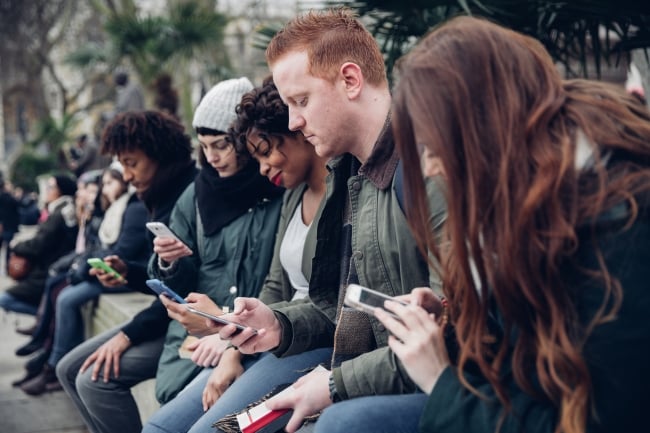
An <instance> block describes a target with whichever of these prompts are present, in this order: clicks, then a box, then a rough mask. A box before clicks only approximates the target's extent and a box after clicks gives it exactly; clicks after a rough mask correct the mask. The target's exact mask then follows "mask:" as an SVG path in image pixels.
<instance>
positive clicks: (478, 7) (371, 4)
mask: <svg viewBox="0 0 650 433" xmlns="http://www.w3.org/2000/svg"><path fill="white" fill-rule="evenodd" d="M326 3H327V5H328V6H330V7H331V6H340V5H342V4H344V5H346V6H349V7H350V8H352V9H354V10H355V11H357V12H358V13H359V15H360V16H361V17H362V19H363V20H364V22H365V23H366V24H367V26H368V29H369V30H370V31H371V33H372V34H373V35H374V36H375V37H376V38H377V40H378V41H379V44H380V46H381V48H382V51H383V52H384V54H385V58H386V66H387V69H388V70H389V71H391V70H392V67H393V64H394V63H395V61H396V60H397V59H398V58H399V57H400V56H401V55H403V54H404V53H405V52H407V51H408V50H409V49H410V47H411V46H412V45H413V44H414V43H415V42H416V41H417V39H418V38H420V37H421V36H422V35H424V34H425V33H426V32H427V31H428V30H429V29H430V28H432V27H434V26H436V25H438V24H439V23H441V22H443V21H445V20H447V19H449V18H450V17H453V16H456V15H459V14H469V15H475V16H483V17H487V18H489V19H490V20H493V21H495V22H497V23H499V24H502V25H504V26H506V27H509V28H512V29H514V30H516V31H519V32H522V33H525V34H528V35H530V36H532V37H534V38H536V39H538V40H540V41H541V42H542V43H543V44H544V46H545V47H546V49H547V50H548V51H549V52H550V54H551V56H553V58H554V59H555V60H556V61H558V62H560V63H562V64H564V66H565V67H566V68H567V70H568V72H569V73H570V74H573V75H581V76H587V66H588V63H589V62H590V61H591V62H593V64H594V65H595V67H596V71H597V74H598V75H599V74H600V67H601V63H602V62H607V63H610V62H617V61H618V60H620V57H621V56H626V55H629V50H631V49H636V48H648V47H650V3H649V2H643V1H632V0H620V1H617V2H612V1H611V0H573V1H570V2H568V1H566V0H560V1H559V0H546V1H543V0H368V1H343V2H341V1H329V2H326ZM602 35H605V37H604V38H603V37H601V36H602ZM590 59H591V60H590ZM576 64H578V65H579V70H575V65H576Z"/></svg>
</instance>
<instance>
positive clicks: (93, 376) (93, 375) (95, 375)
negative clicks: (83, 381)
mask: <svg viewBox="0 0 650 433" xmlns="http://www.w3.org/2000/svg"><path fill="white" fill-rule="evenodd" d="M103 364H104V361H103V358H100V357H99V356H98V357H97V361H95V364H94V365H93V371H92V373H91V374H90V379H91V380H92V381H93V382H96V381H97V378H98V377H99V370H100V369H101V368H102V366H103Z"/></svg>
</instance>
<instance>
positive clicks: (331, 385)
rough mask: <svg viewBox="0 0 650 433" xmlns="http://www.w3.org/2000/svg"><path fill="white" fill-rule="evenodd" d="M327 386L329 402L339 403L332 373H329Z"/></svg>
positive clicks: (339, 398)
mask: <svg viewBox="0 0 650 433" xmlns="http://www.w3.org/2000/svg"><path fill="white" fill-rule="evenodd" d="M328 386H329V391H330V400H331V401H332V403H338V402H339V401H341V396H340V395H339V393H338V391H337V390H336V381H335V380H334V373H330V376H329V380H328Z"/></svg>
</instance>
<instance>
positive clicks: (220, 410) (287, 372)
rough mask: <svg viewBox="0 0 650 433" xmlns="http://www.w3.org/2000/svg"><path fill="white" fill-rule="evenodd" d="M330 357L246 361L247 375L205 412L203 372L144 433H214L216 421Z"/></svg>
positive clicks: (325, 352)
mask: <svg viewBox="0 0 650 433" xmlns="http://www.w3.org/2000/svg"><path fill="white" fill-rule="evenodd" d="M331 357H332V349H331V348H325V349H315V350H312V351H309V352H305V353H301V354H298V355H293V356H288V357H286V358H276V357H275V356H273V355H271V354H270V353H264V354H262V355H261V356H260V357H259V358H258V359H257V360H256V359H253V358H248V360H246V358H245V361H244V369H245V370H246V371H245V372H244V374H242V375H241V377H239V379H237V380H236V381H235V382H234V383H233V384H232V385H230V388H228V389H227V390H226V392H225V393H224V394H223V395H222V396H221V398H219V400H217V402H216V403H215V404H214V405H213V406H212V407H211V408H210V409H208V411H207V412H203V404H202V401H201V398H202V395H203V389H204V388H205V384H206V383H207V381H208V377H209V375H210V373H212V369H204V370H203V371H202V372H201V373H200V374H199V375H198V376H197V377H196V378H194V380H193V381H192V382H190V383H189V384H188V385H187V386H186V387H185V389H183V391H181V393H180V394H178V395H177V396H176V398H174V399H173V400H172V401H170V402H169V403H167V404H166V405H164V406H163V407H162V408H160V410H158V411H157V412H156V413H154V414H153V415H152V416H151V418H149V421H148V422H147V424H146V425H145V426H144V428H143V429H142V433H185V432H187V433H205V432H214V431H215V429H214V428H213V427H212V424H213V423H214V422H216V421H218V420H220V419H221V418H223V417H224V416H226V415H229V414H231V413H234V412H239V411H240V410H242V409H243V408H245V407H246V405H248V404H249V403H252V402H254V401H257V400H259V399H260V398H262V397H263V396H264V395H265V394H266V393H268V392H269V391H271V390H272V389H273V388H275V387H276V386H277V385H281V384H284V383H293V382H295V381H296V380H297V379H298V378H299V377H301V376H303V375H304V374H305V372H304V371H303V370H305V369H308V368H312V367H316V366H317V365H318V364H320V363H322V362H328V361H329V360H330V358H331Z"/></svg>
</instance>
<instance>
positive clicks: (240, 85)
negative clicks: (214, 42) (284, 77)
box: [145, 78, 284, 431]
mask: <svg viewBox="0 0 650 433" xmlns="http://www.w3.org/2000/svg"><path fill="white" fill-rule="evenodd" d="M252 88H253V85H252V84H251V82H250V81H249V80H248V79H247V78H238V79H232V80H226V81H222V82H220V83H219V84H217V85H216V86H214V87H213V88H212V89H210V91H209V92H208V93H207V94H206V95H205V96H204V97H203V99H202V100H201V103H200V104H199V106H198V107H197V109H196V111H195V115H194V120H193V122H192V126H193V127H194V129H195V131H196V133H197V137H198V141H199V145H200V149H199V161H200V163H201V170H200V172H199V174H198V176H197V177H196V180H195V182H194V184H192V185H190V186H189V187H188V188H187V189H186V190H185V192H184V193H183V194H182V195H181V197H180V198H179V200H178V202H177V203H176V205H175V207H174V210H173V211H172V216H171V220H170V228H171V229H172V231H173V232H174V233H175V234H176V235H177V236H178V237H179V238H180V239H181V240H182V241H183V242H180V241H179V240H175V239H171V238H168V237H156V239H155V240H154V256H153V257H152V260H151V262H150V268H149V274H150V275H152V276H153V277H154V278H158V279H159V280H161V281H164V282H165V284H167V285H168V286H169V287H171V288H172V289H173V290H175V291H176V292H178V293H180V294H181V295H182V296H187V294H188V293H189V292H200V293H203V294H206V295H207V296H209V297H210V299H212V300H213V301H214V302H215V303H216V304H217V305H218V306H219V311H217V313H218V314H221V312H222V311H223V310H226V309H228V308H232V307H233V302H234V299H235V298H236V297H238V296H257V294H258V292H259V290H260V288H261V287H262V283H263V282H264V278H265V277H266V274H267V272H268V269H269V265H270V263H271V258H272V257H273V246H274V242H275V231H276V227H277V224H278V219H279V212H280V207H281V205H282V194H283V191H284V190H283V188H280V187H277V186H275V185H273V184H272V183H271V182H270V181H269V180H268V179H267V178H266V177H264V176H262V175H260V173H259V165H258V164H257V162H256V161H255V160H253V159H252V158H251V157H250V155H249V153H248V152H247V151H246V149H244V150H243V151H238V150H237V149H236V148H235V146H234V145H233V138H232V137H231V136H230V135H229V134H228V132H227V131H228V129H229V127H230V125H231V123H232V122H233V120H234V119H235V118H236V112H235V109H236V107H237V105H238V104H239V103H240V101H241V97H242V95H243V94H244V93H246V92H247V91H249V90H251V89H252ZM161 301H162V302H163V303H164V304H169V302H171V301H169V300H167V299H165V298H161ZM173 307H174V305H171V306H168V313H169V315H170V316H171V317H172V318H175V319H177V320H176V321H172V322H171V323H170V325H169V328H168V330H167V335H166V339H165V346H164V348H163V352H162V354H161V357H160V360H159V363H158V372H157V374H156V397H157V398H158V400H159V401H160V402H161V403H163V404H164V403H166V402H168V401H169V400H171V399H172V398H174V397H175V396H176V394H178V392H179V391H181V390H182V389H183V387H185V385H187V384H188V383H189V382H190V381H191V380H192V379H194V377H195V376H196V375H197V374H198V373H199V372H201V370H202V369H203V368H204V367H211V366H214V365H216V364H217V362H218V361H219V358H220V357H221V354H222V353H223V352H224V350H226V347H227V342H225V341H221V340H220V339H219V336H218V335H214V336H208V337H204V338H202V339H199V340H197V339H196V338H195V337H189V339H188V336H189V333H188V332H187V331H186V330H185V328H184V327H183V325H182V324H181V323H183V324H189V327H190V328H192V327H193V326H195V327H204V326H205V325H204V323H205V319H203V318H201V317H200V316H197V315H194V314H192V313H190V312H189V311H188V310H186V309H184V308H182V309H180V310H176V309H174V308H173ZM191 333H192V334H196V333H195V332H191ZM183 343H185V344H183ZM181 346H182V350H181V352H182V353H184V355H183V356H181V355H180V354H179V349H181ZM177 416H178V414H172V416H171V418H172V419H173V418H174V417H177ZM145 431H146V428H145Z"/></svg>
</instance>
